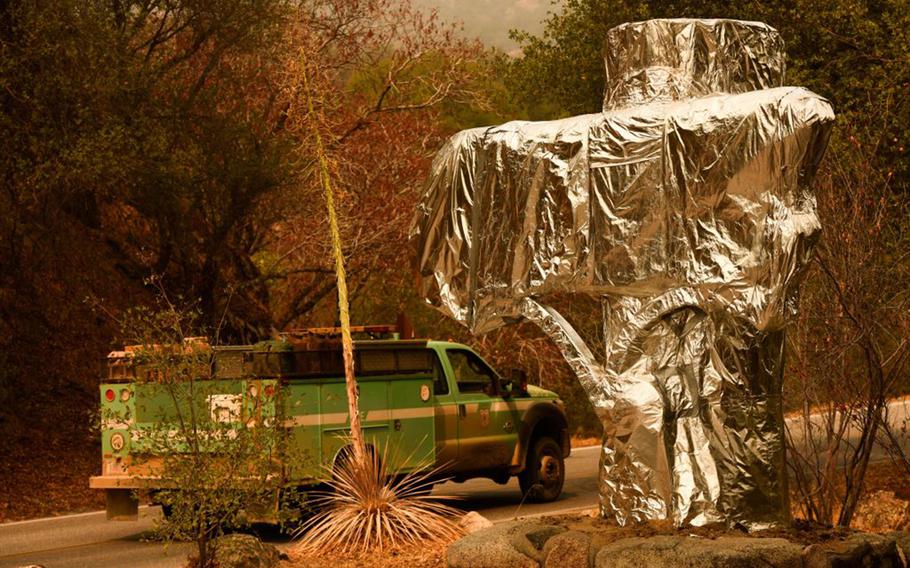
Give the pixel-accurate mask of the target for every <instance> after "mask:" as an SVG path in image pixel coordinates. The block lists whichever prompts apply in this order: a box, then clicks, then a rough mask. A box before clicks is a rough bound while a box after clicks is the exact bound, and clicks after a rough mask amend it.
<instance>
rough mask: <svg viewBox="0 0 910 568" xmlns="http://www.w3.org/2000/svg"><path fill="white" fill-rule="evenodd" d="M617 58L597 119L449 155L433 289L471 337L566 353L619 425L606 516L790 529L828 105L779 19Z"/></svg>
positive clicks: (434, 233)
mask: <svg viewBox="0 0 910 568" xmlns="http://www.w3.org/2000/svg"><path fill="white" fill-rule="evenodd" d="M604 45H605V60H606V61H605V66H606V73H607V77H608V82H607V87H606V93H605V96H604V110H603V112H602V113H599V114H590V115H584V116H578V117H573V118H568V119H563V120H555V121H548V122H522V121H516V122H509V123H506V124H503V125H500V126H493V127H489V128H475V129H471V130H466V131H463V132H460V133H458V134H456V135H455V136H453V137H452V138H451V139H450V140H449V141H448V142H447V144H446V145H445V146H444V147H443V148H442V149H441V150H440V151H439V154H438V155H437V157H436V159H435V161H434V163H433V166H432V170H431V174H430V177H429V181H428V184H427V187H426V193H425V195H424V197H423V199H422V200H421V202H420V205H419V207H418V211H417V215H416V217H415V222H414V225H413V229H412V238H413V239H414V240H415V242H416V247H417V257H416V270H417V273H418V277H419V287H420V292H421V294H422V295H423V296H424V297H425V298H426V299H427V300H428V301H429V302H430V303H431V304H432V305H434V306H436V307H438V308H439V309H441V310H442V311H443V312H444V313H446V314H448V315H449V316H451V317H452V318H454V319H455V320H457V321H459V322H461V323H463V324H465V325H466V326H468V327H469V328H470V329H471V330H472V331H473V332H475V333H485V332H488V331H490V330H493V329H495V328H497V327H499V326H502V325H505V324H509V323H513V322H517V321H520V320H522V319H526V320H530V321H532V322H534V323H536V324H537V325H538V326H540V328H541V329H542V330H543V331H544V332H545V333H546V334H547V335H548V336H549V337H550V338H551V339H552V340H553V341H554V342H555V343H556V344H557V345H558V346H559V347H560V349H561V351H562V353H563V356H564V357H565V359H566V361H567V362H568V363H569V365H570V367H571V368H572V369H573V370H574V372H575V373H576V374H577V375H578V377H579V380H580V381H581V384H582V386H583V387H584V388H585V390H586V392H587V393H588V395H589V397H590V398H591V401H592V403H593V405H594V408H595V410H596V411H597V413H598V415H599V416H600V418H601V420H602V421H603V424H604V443H603V451H602V458H601V472H600V473H601V475H600V478H601V480H600V494H601V513H602V515H603V516H604V517H607V518H612V519H615V520H616V521H617V522H619V523H620V524H626V523H628V522H636V521H645V520H653V519H668V518H669V519H671V520H672V521H673V522H674V523H675V524H676V525H687V524H690V525H703V524H707V523H711V522H717V521H722V522H726V523H727V524H730V525H734V524H741V525H743V526H746V527H748V528H752V529H758V528H763V527H768V526H773V525H777V524H781V523H785V522H787V521H788V520H789V505H788V496H787V482H786V471H785V465H784V440H783V415H782V409H781V380H782V377H783V366H784V331H785V328H786V326H787V324H788V322H790V321H792V320H793V317H794V315H795V312H796V309H797V293H798V284H799V282H800V280H801V275H802V272H803V271H804V268H805V266H806V265H807V263H808V261H809V257H810V254H811V249H812V246H813V244H814V242H815V241H816V238H817V236H818V233H819V230H820V224H819V220H818V217H817V214H816V206H815V199H814V197H813V194H812V192H811V188H810V186H809V182H810V179H811V176H812V175H813V173H814V171H815V170H816V168H817V165H818V163H819V161H820V160H821V158H822V155H823V153H824V150H825V146H826V143H827V138H828V134H829V130H830V127H831V125H832V123H833V120H834V113H833V111H832V108H831V105H830V104H829V103H828V102H827V101H826V100H825V99H823V98H822V97H820V96H818V95H816V94H814V93H812V92H810V91H808V90H806V89H803V88H800V87H784V86H781V85H782V84H783V76H784V52H783V42H782V41H781V39H780V36H779V35H778V33H777V32H776V31H775V30H774V29H772V28H770V27H769V26H767V25H765V24H761V23H757V22H741V21H733V20H651V21H646V22H639V23H632V24H625V25H622V26H619V27H617V28H614V29H613V30H611V31H610V32H609V33H608V34H607V38H606V40H605V44H604ZM567 297H568V298H569V299H568V300H567V299H566V298H567ZM592 301H593V302H595V303H596V305H598V306H599V308H598V309H591V307H590V306H591V302H592ZM591 329H596V330H597V332H596V333H593V332H591V331H590V330H591Z"/></svg>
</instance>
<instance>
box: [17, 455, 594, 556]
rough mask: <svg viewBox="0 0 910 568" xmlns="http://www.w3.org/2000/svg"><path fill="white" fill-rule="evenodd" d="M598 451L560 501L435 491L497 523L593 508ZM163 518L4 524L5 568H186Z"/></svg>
mask: <svg viewBox="0 0 910 568" xmlns="http://www.w3.org/2000/svg"><path fill="white" fill-rule="evenodd" d="M597 449H599V448H580V449H576V450H573V452H572V456H571V457H570V458H569V459H568V460H567V461H566V483H565V488H564V490H563V495H562V497H561V498H560V499H559V500H558V501H556V502H555V503H548V504H544V505H538V504H525V505H522V504H521V499H520V494H519V490H518V481H517V480H515V479H513V480H511V481H510V482H509V483H508V484H506V485H497V484H495V483H493V482H492V481H489V480H484V479H472V480H470V481H467V482H465V483H444V484H442V485H439V486H438V487H437V488H436V489H435V490H434V493H436V494H439V495H449V496H457V497H461V498H462V499H461V500H459V501H458V502H457V503H456V505H457V506H458V507H460V508H464V509H466V510H475V511H480V512H481V513H482V514H483V515H484V516H485V517H487V518H489V519H491V520H505V519H510V518H512V517H515V516H517V515H519V514H520V515H522V516H525V515H534V514H545V513H548V512H553V511H562V510H567V509H576V508H581V507H588V508H590V507H593V506H595V505H596V503H597V460H598V457H599V453H598V451H597ZM160 515H161V512H160V510H159V508H158V507H144V508H141V509H140V510H139V520H138V521H136V522H109V521H107V520H106V519H105V515H104V513H103V512H98V513H85V514H82V515H68V516H64V517H56V518H50V519H36V520H34V521H23V522H19V523H7V524H2V525H0V568H12V567H18V566H28V565H30V564H39V565H42V566H45V567H46V568H122V567H135V568H177V567H179V566H182V565H183V563H184V561H185V559H186V555H187V554H188V552H189V551H190V549H191V546H190V545H188V544H176V545H174V544H172V545H169V546H165V545H163V544H161V543H156V542H147V541H146V539H147V538H148V536H149V531H150V529H151V528H152V526H153V524H154V522H155V520H156V519H158V518H159V517H160ZM266 537H267V538H268V540H271V541H273V542H275V544H277V545H278V546H279V548H284V547H287V546H288V542H287V541H286V539H282V538H280V537H276V536H275V535H274V534H268V535H266Z"/></svg>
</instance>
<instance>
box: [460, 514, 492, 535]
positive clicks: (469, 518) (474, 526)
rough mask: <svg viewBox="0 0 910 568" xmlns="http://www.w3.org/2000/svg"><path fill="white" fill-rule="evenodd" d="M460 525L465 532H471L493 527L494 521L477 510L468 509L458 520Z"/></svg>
mask: <svg viewBox="0 0 910 568" xmlns="http://www.w3.org/2000/svg"><path fill="white" fill-rule="evenodd" d="M458 526H459V527H461V529H462V530H463V531H464V533H465V534H471V533H475V532H477V531H479V530H481V529H486V528H489V527H492V526H493V521H491V520H489V519H488V518H486V517H484V516H483V515H481V514H480V513H478V512H477V511H468V512H467V513H465V514H464V516H462V517H461V518H460V519H459V520H458Z"/></svg>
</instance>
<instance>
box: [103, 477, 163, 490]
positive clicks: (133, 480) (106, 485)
mask: <svg viewBox="0 0 910 568" xmlns="http://www.w3.org/2000/svg"><path fill="white" fill-rule="evenodd" d="M160 482H161V480H160V479H158V478H155V477H133V476H131V475H95V476H93V477H90V478H89V480H88V486H89V487H90V488H92V489H149V488H151V487H155V486H156V485H158V484H160Z"/></svg>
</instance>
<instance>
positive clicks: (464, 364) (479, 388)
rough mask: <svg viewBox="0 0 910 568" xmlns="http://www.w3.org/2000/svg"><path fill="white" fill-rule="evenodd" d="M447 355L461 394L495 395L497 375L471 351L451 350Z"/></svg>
mask: <svg viewBox="0 0 910 568" xmlns="http://www.w3.org/2000/svg"><path fill="white" fill-rule="evenodd" d="M447 353H448V355H449V362H450V363H451V364H452V371H453V373H454V374H455V382H456V383H458V390H459V391H460V392H463V393H465V392H485V393H487V394H490V395H492V394H493V384H494V380H495V378H496V373H494V372H493V370H492V369H490V368H489V367H487V366H486V364H484V362H483V361H482V360H481V359H480V357H478V356H477V355H474V354H473V353H471V352H470V351H460V350H450V351H447Z"/></svg>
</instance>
